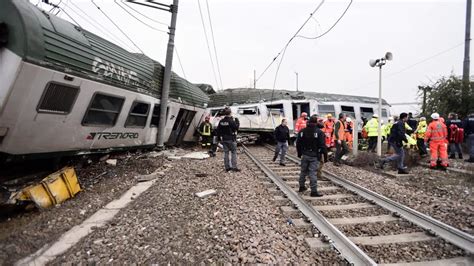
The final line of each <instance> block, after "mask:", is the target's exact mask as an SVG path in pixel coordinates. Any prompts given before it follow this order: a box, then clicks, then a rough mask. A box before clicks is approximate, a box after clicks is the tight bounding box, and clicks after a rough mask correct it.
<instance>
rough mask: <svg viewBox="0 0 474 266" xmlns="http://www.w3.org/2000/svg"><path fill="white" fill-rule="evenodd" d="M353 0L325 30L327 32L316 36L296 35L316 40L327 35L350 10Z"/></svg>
mask: <svg viewBox="0 0 474 266" xmlns="http://www.w3.org/2000/svg"><path fill="white" fill-rule="evenodd" d="M352 1H353V0H351V1H350V2H349V4H348V5H347V7H346V9H345V10H344V12H342V15H341V16H340V17H339V18H338V19H337V20H336V22H335V23H334V24H333V25H332V26H331V27H330V28H329V29H328V30H327V31H325V32H323V33H322V34H320V35H317V36H315V37H306V36H302V35H298V36H296V37H299V38H303V39H309V40H315V39H319V38H321V37H323V36H324V35H326V34H327V33H329V32H330V31H331V30H332V29H333V28H334V27H335V26H336V25H337V23H339V21H340V20H341V19H342V17H344V15H345V14H346V12H347V10H349V7H351V5H352Z"/></svg>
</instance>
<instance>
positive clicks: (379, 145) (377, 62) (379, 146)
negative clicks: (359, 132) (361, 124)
mask: <svg viewBox="0 0 474 266" xmlns="http://www.w3.org/2000/svg"><path fill="white" fill-rule="evenodd" d="M392 59H393V55H392V53H390V52H387V53H386V54H385V56H384V57H382V58H380V59H370V60H369V65H370V66H371V67H379V114H378V115H379V119H378V121H379V124H378V127H377V131H378V136H377V155H378V156H382V66H383V65H385V63H386V61H387V60H389V61H390V60H392Z"/></svg>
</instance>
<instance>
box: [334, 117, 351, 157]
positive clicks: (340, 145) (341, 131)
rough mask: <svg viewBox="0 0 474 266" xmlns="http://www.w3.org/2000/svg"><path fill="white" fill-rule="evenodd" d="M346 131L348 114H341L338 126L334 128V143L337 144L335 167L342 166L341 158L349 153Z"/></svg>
mask: <svg viewBox="0 0 474 266" xmlns="http://www.w3.org/2000/svg"><path fill="white" fill-rule="evenodd" d="M345 130H346V114H344V113H340V114H339V120H337V122H336V125H335V126H334V142H335V143H336V156H335V158H334V165H336V166H339V165H341V158H342V156H344V155H345V154H346V153H347V152H348V149H347V143H346V138H345V135H346V134H345Z"/></svg>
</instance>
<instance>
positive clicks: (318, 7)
mask: <svg viewBox="0 0 474 266" xmlns="http://www.w3.org/2000/svg"><path fill="white" fill-rule="evenodd" d="M324 1H325V0H322V1H321V3H319V4H318V5H317V6H316V8H315V9H314V10H313V12H311V13H310V14H309V17H308V18H307V19H306V21H305V22H304V23H303V25H301V27H300V28H299V29H298V30H297V31H296V33H295V34H294V35H293V36H292V37H291V38H290V40H289V41H288V42H287V43H286V44H285V46H284V47H283V48H282V49H281V50H280V52H278V54H277V55H276V56H275V57H274V58H273V60H272V61H271V62H270V64H268V66H267V67H266V68H265V70H263V72H262V73H261V74H260V76H258V78H257V79H256V80H255V81H256V82H257V81H259V80H260V79H261V78H262V77H263V75H265V73H266V72H267V70H268V69H269V68H270V66H272V65H273V63H275V61H276V60H277V59H278V57H280V55H281V53H282V52H283V51H285V50H286V48H287V47H288V45H290V43H291V42H292V41H293V39H294V38H295V37H296V35H298V33H300V31H301V30H302V29H303V27H304V26H305V25H306V24H307V23H308V21H309V20H310V19H311V18H312V17H313V15H314V13H316V12H317V11H318V10H319V9H320V8H321V6H322V5H323V4H324Z"/></svg>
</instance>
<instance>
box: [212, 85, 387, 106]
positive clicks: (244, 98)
mask: <svg viewBox="0 0 474 266" xmlns="http://www.w3.org/2000/svg"><path fill="white" fill-rule="evenodd" d="M210 98H211V100H210V102H209V107H217V106H232V105H234V104H246V103H258V102H270V101H272V99H273V101H279V100H309V99H312V100H317V101H320V102H358V103H369V104H377V103H378V98H376V97H366V96H355V95H343V94H333V93H321V92H306V91H289V90H271V89H253V88H237V89H227V90H223V91H219V92H217V93H215V94H211V95H210ZM382 104H384V105H388V103H387V101H385V100H382Z"/></svg>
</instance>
